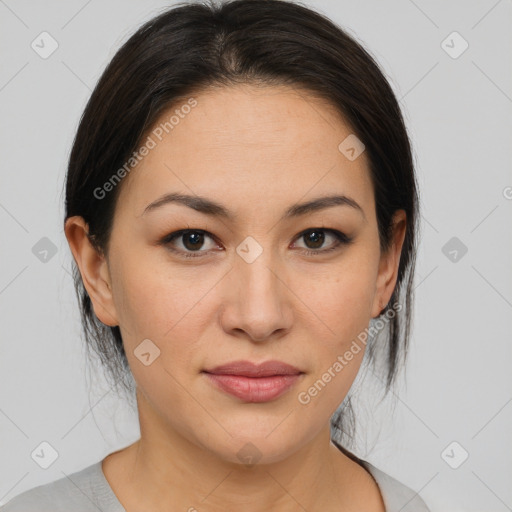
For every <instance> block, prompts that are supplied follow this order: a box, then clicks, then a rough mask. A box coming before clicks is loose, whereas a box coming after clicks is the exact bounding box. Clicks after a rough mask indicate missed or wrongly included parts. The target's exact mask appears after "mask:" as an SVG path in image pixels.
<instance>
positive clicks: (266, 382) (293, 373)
mask: <svg viewBox="0 0 512 512" xmlns="http://www.w3.org/2000/svg"><path fill="white" fill-rule="evenodd" d="M202 373H204V374H205V375H206V377H207V378H208V380H209V382H210V383H212V384H213V385H214V386H215V387H216V388H217V389H219V390H221V391H223V392H225V393H228V394H229V395H232V396H234V397H236V398H239V399H240V400H242V401H244V402H252V403H261V402H270V401H271V400H275V399H277V398H278V397H280V396H281V395H283V394H284V393H286V391H288V390H289V389H290V388H291V387H292V386H294V385H295V384H296V383H297V382H298V381H299V380H300V379H301V378H302V376H303V375H304V372H302V371H301V370H299V369H298V368H296V367H294V366H291V365H289V364H287V363H283V362H281V361H266V362H264V363H261V364H255V363H252V362H250V361H233V362H231V363H227V364H224V365H221V366H216V367H215V368H212V369H208V370H203V372H202Z"/></svg>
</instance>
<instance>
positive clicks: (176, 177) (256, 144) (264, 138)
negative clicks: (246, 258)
mask: <svg viewBox="0 0 512 512" xmlns="http://www.w3.org/2000/svg"><path fill="white" fill-rule="evenodd" d="M190 105H194V106H193V107H190ZM349 136H352V137H353V134H352V130H351V128H350V126H349V125H348V124H347V123H346V122H345V121H344V119H343V118H342V116H341V115H340V114H339V112H338V111H337V110H336V109H335V108H333V107H332V106H331V105H330V104H328V103H327V102H326V101H324V100H322V99H319V98H316V97H314V96H312V95H311V94H309V93H308V92H306V91H303V90H300V89H293V88H289V87H268V86H265V87H257V86H249V85H240V86H238V85H237V86H233V87H229V88H227V87H224V88H218V89H209V90H206V91H203V92H201V93H199V94H194V95H191V96H187V97H186V98H184V99H183V101H182V103H179V102H177V103H175V104H174V105H173V107H172V108H170V109H167V110H166V111H165V112H163V114H162V115H161V116H160V118H159V119H158V120H157V122H156V123H155V124H154V126H153V127H151V129H150V130H149V131H148V132H147V134H146V135H145V137H144V138H143V140H142V141H141V143H142V144H146V145H147V146H148V147H149V146H153V147H152V148H151V149H150V150H149V151H148V152H147V154H146V155H145V156H144V157H142V159H141V160H140V161H139V162H138V164H137V165H136V166H135V167H134V168H133V170H132V171H131V172H130V173H129V174H128V175H127V176H126V177H125V178H124V181H123V183H122V190H121V195H120V197H119V200H118V206H117V208H116V210H117V209H125V210H129V212H130V214H131V215H132V216H135V217H136V216H139V215H141V214H142V212H143V210H144V208H145V207H146V206H147V204H149V203H150V202H152V201H154V200H155V199H157V198H159V197H160V196H162V195H163V194H165V193H169V192H181V193H186V194H192V195H194V194H197V195H201V196H206V197H209V198H212V199H215V200H216V201H218V202H221V203H223V204H226V205H227V206H228V208H229V209H230V210H232V211H233V212H234V213H236V214H237V217H241V216H243V213H247V215H263V214H264V212H266V211H267V210H268V209H269V208H270V207H271V209H272V210H273V211H274V213H281V211H282V210H284V209H285V208H286V207H288V206H289V205H290V203H293V202H298V201H299V200H306V199H308V198H313V197H318V196H319V195H326V194H332V193H339V194H345V195H348V196H350V197H353V198H354V199H355V200H356V201H357V202H358V203H360V204H361V205H366V207H365V209H366V210H368V209H372V208H373V204H372V203H373V188H372V185H371V181H370V175H369V169H368V160H367V156H366V153H365V152H363V153H362V154H361V155H360V156H359V157H358V158H356V159H355V160H350V159H348V158H347V157H346V156H345V154H344V153H342V151H340V149H339V146H340V143H342V142H343V141H344V140H345V139H346V138H347V137H349ZM147 137H149V138H150V139H151V142H150V141H149V139H147ZM116 215H117V213H116Z"/></svg>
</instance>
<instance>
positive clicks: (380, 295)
mask: <svg viewBox="0 0 512 512" xmlns="http://www.w3.org/2000/svg"><path fill="white" fill-rule="evenodd" d="M406 227H407V224H406V214H405V211H404V210H397V211H396V212H395V215H394V218H393V235H392V240H391V245H390V247H389V249H388V251H387V252H386V253H383V254H381V259H380V263H379V273H378V277H377V283H376V291H375V296H374V301H373V308H372V313H371V315H372V318H377V317H378V316H379V315H380V314H381V312H382V310H383V309H385V307H386V305H387V304H388V302H389V300H390V299H391V295H393V290H394V289H395V285H396V281H397V278H398V267H399V264H400V256H401V254H402V246H403V243H404V240H405V232H406Z"/></svg>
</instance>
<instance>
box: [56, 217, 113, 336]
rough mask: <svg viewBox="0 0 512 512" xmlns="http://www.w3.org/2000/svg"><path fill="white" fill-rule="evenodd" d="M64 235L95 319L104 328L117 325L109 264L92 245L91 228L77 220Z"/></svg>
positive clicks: (71, 220)
mask: <svg viewBox="0 0 512 512" xmlns="http://www.w3.org/2000/svg"><path fill="white" fill-rule="evenodd" d="M64 231H65V235H66V238H67V241H68V244H69V247H70V249H71V252H72V253H73V257H74V259H75V262H76V264H77V266H78V268H79V270H80V274H81V276H82V281H83V283H84V287H85V289H86V290H87V293H88V294H89V297H90V298H91V302H92V305H93V308H94V312H95V314H96V316H97V317H98V319H99V320H100V321H101V322H102V323H104V324H105V325H109V326H112V327H113V326H116V325H118V324H119V323H118V321H117V313H116V310H115V306H114V300H113V295H112V286H111V279H110V272H109V269H108V264H107V260H106V258H105V256H104V255H102V254H100V253H99V252H98V250H97V249H96V248H95V247H94V246H93V245H92V244H91V241H90V240H89V238H88V231H89V226H88V225H87V223H86V222H85V221H84V219H83V218H82V217H79V216H75V217H70V218H68V219H67V220H66V225H65V229H64Z"/></svg>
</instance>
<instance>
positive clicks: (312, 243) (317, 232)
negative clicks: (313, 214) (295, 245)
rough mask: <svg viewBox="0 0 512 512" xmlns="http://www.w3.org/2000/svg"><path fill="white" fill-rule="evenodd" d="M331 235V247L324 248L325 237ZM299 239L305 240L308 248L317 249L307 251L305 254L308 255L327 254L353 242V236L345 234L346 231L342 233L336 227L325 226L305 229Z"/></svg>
mask: <svg viewBox="0 0 512 512" xmlns="http://www.w3.org/2000/svg"><path fill="white" fill-rule="evenodd" d="M326 234H327V239H329V237H330V238H331V239H332V240H333V242H331V244H330V247H327V248H326V249H322V247H323V245H324V243H325V239H326ZM298 239H299V240H300V239H302V240H304V242H305V244H306V248H308V249H315V250H311V251H305V254H307V255H317V254H325V253H327V252H330V251H334V250H336V249H338V248H339V247H340V246H342V245H347V244H350V243H351V242H352V240H353V239H352V238H350V237H348V236H347V235H345V233H342V232H341V231H337V230H336V229H325V228H312V229H308V230H306V231H303V232H302V233H301V234H300V235H299V236H298Z"/></svg>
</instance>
